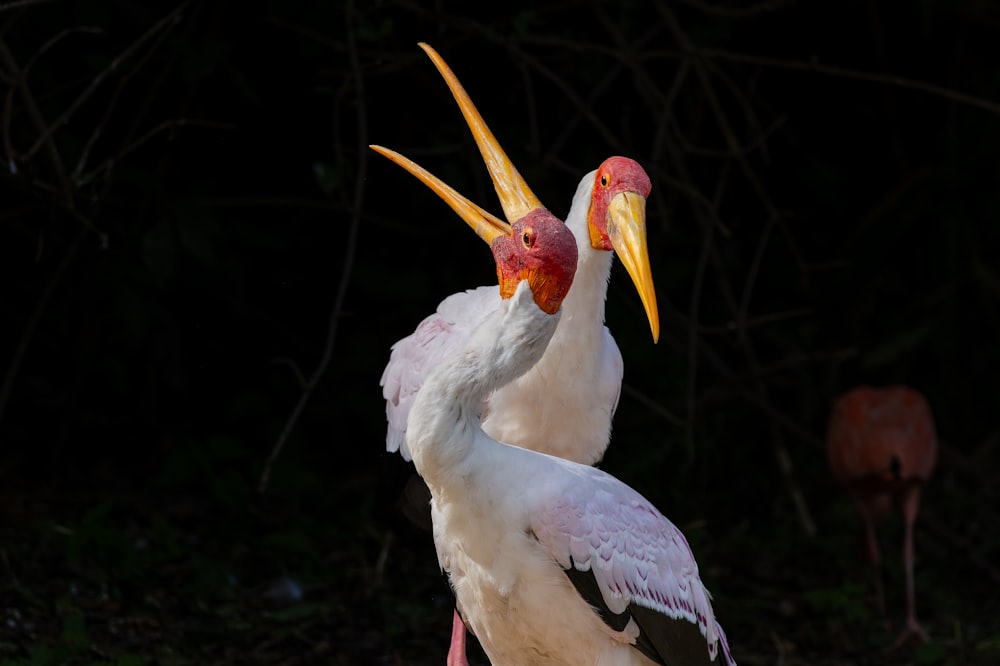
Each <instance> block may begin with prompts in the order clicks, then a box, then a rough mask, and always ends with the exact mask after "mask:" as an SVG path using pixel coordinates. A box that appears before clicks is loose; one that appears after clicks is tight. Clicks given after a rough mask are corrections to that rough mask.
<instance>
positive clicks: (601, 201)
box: [587, 156, 653, 252]
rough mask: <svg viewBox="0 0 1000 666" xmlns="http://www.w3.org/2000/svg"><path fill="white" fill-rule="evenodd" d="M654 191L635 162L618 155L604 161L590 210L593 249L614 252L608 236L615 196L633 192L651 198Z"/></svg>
mask: <svg viewBox="0 0 1000 666" xmlns="http://www.w3.org/2000/svg"><path fill="white" fill-rule="evenodd" d="M652 189H653V186H652V184H651V183H650V182H649V176H648V175H647V174H646V171H645V170H644V169H643V168H642V167H641V166H639V164H638V162H636V161H635V160H631V159H629V158H627V157H618V156H616V157H609V158H608V159H606V160H604V162H602V163H601V166H600V167H598V169H597V174H596V175H595V176H594V189H593V194H592V196H591V199H590V211H589V212H588V213H587V216H588V217H587V219H588V222H589V225H588V226H589V227H590V244H591V246H593V248H594V249H595V250H605V251H608V252H610V251H612V250H613V249H614V247H612V245H611V239H610V237H609V235H608V206H609V205H610V204H611V200H612V199H613V198H615V195H617V194H621V193H622V192H634V193H636V194H638V195H640V196H642V198H644V199H648V198H649V192H650V191H651V190H652Z"/></svg>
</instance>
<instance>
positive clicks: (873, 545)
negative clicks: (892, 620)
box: [856, 499, 885, 619]
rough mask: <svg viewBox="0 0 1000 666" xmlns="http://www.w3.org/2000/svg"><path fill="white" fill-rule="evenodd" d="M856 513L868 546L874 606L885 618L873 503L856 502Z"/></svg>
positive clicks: (880, 557)
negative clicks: (859, 516)
mask: <svg viewBox="0 0 1000 666" xmlns="http://www.w3.org/2000/svg"><path fill="white" fill-rule="evenodd" d="M856 503H857V507H858V513H859V514H860V515H861V522H862V524H863V526H864V530H865V540H866V542H867V545H868V563H869V565H870V566H871V568H872V574H873V578H874V580H875V605H876V607H877V608H878V613H879V616H880V617H882V618H883V619H884V618H885V592H883V590H882V556H881V553H880V552H879V547H878V536H877V535H876V534H875V511H876V507H875V503H874V501H872V502H864V501H862V500H860V499H857V500H856Z"/></svg>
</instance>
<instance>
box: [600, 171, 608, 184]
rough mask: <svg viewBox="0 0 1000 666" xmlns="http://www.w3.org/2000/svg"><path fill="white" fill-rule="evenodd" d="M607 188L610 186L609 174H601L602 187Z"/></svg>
mask: <svg viewBox="0 0 1000 666" xmlns="http://www.w3.org/2000/svg"><path fill="white" fill-rule="evenodd" d="M607 186H608V174H606V173H602V174H601V187H607Z"/></svg>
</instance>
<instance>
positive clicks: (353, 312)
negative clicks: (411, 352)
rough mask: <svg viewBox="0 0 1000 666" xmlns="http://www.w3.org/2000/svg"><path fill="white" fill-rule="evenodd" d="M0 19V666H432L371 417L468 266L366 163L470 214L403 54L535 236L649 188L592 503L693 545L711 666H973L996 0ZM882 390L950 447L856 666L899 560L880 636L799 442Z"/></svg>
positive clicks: (993, 199)
mask: <svg viewBox="0 0 1000 666" xmlns="http://www.w3.org/2000/svg"><path fill="white" fill-rule="evenodd" d="M0 26H2V28H0V90H2V92H3V97H2V100H3V104H2V106H0V150H2V155H3V159H2V168H0V266H2V267H3V269H4V275H5V277H4V279H3V281H2V284H3V292H2V295H0V341H2V346H0V352H2V354H0V529H2V536H0V572H2V577H0V614H2V615H3V617H2V618H0V620H2V625H0V663H2V664H33V665H39V666H40V665H43V664H118V665H120V666H126V665H128V666H131V665H135V664H178V665H179V664H207V663H212V664H225V663H230V662H233V663H242V664H247V663H250V664H305V663H310V664H311V663H333V664H348V663H351V664H354V663H359V664H360V663H364V664H383V663H384V664H396V663H406V664H438V663H443V661H444V656H445V650H446V647H447V637H448V628H449V623H450V618H451V615H450V603H451V600H450V598H449V596H448V593H447V590H446V588H445V584H444V581H443V580H442V578H441V577H440V575H439V573H438V570H437V564H436V562H435V560H434V552H433V547H432V545H431V541H430V536H429V534H428V533H426V532H424V531H422V530H421V529H419V528H417V527H414V526H413V525H412V524H411V523H409V522H408V521H407V520H406V519H405V518H404V517H403V516H402V515H401V514H400V512H399V510H398V509H397V507H396V505H395V500H396V497H397V496H398V494H399V493H400V491H401V490H402V488H403V485H404V483H405V480H406V478H407V476H408V474H409V472H410V468H409V467H408V466H407V465H406V464H404V463H403V462H402V461H401V460H399V459H398V458H397V457H396V456H391V455H388V454H386V453H384V451H383V438H384V413H383V408H384V404H383V402H382V400H381V398H380V391H379V386H378V380H379V376H380V374H381V371H382V368H383V366H384V363H385V361H386V360H387V358H388V349H389V346H390V345H391V344H392V342H393V341H395V340H396V339H398V338H400V337H402V336H403V335H405V334H407V333H409V332H410V331H411V330H412V329H413V327H414V326H415V325H416V324H417V322H418V321H419V320H420V319H421V318H422V317H423V316H425V315H426V314H428V313H430V312H431V311H432V310H433V308H434V307H435V306H436V304H437V303H438V301H440V300H441V299H442V298H443V297H444V296H445V295H447V294H450V293H452V292H455V291H458V290H460V289H466V288H469V287H473V286H478V285H482V284H489V283H491V282H493V281H494V274H493V267H492V264H491V261H490V256H489V253H488V250H487V249H486V247H485V246H484V245H483V244H482V243H481V241H479V240H478V239H476V238H475V236H474V235H473V234H471V233H469V231H468V230H467V229H466V228H465V226H464V225H463V224H462V223H460V222H459V221H458V220H457V219H456V218H455V217H454V216H453V215H452V213H451V212H450V211H449V210H448V209H447V208H446V206H444V205H443V204H441V203H440V202H439V201H438V200H437V198H436V197H435V196H434V195H433V194H431V193H430V192H429V191H427V190H426V189H425V188H424V187H423V186H422V185H421V184H420V183H418V182H417V181H416V180H414V179H413V178H412V177H410V176H409V175H407V174H405V173H403V172H402V171H401V170H400V169H399V168H398V167H396V166H394V165H392V164H390V163H389V162H388V161H386V160H384V159H382V158H381V157H379V156H378V155H375V154H374V153H372V152H370V151H369V150H368V149H367V144H369V143H379V144H382V145H385V146H388V147H391V148H394V149H396V150H399V151H400V152H402V153H404V154H406V155H407V156H409V157H411V158H413V159H415V160H417V161H418V162H420V163H421V164H423V165H424V166H425V167H427V168H428V169H430V170H431V171H433V172H434V173H436V174H438V175H439V176H441V177H442V178H443V179H444V180H446V181H447V182H449V183H450V184H452V185H453V186H454V187H456V188H457V189H458V190H459V191H461V192H463V193H466V194H467V195H469V196H470V197H471V198H472V199H474V200H475V201H477V202H480V203H481V204H482V205H484V206H485V207H487V208H489V209H491V210H495V211H497V212H498V211H499V207H498V206H497V205H496V203H495V202H496V199H495V194H494V193H493V191H492V187H491V186H490V183H489V180H488V177H487V175H486V171H485V169H484V168H482V166H481V164H480V161H479V157H478V152H477V151H476V149H475V146H474V144H473V143H472V141H471V139H470V136H469V132H468V130H467V129H466V127H465V125H464V123H463V121H462V119H461V116H460V114H459V113H458V111H457V109H456V108H455V105H454V103H453V101H452V99H451V95H450V93H449V92H448V90H447V88H446V86H445V85H444V83H443V81H442V80H441V79H440V77H439V76H438V74H437V72H436V71H435V70H434V67H433V66H432V65H431V63H430V62H429V60H428V59H427V58H426V56H425V55H424V54H423V52H421V51H420V49H419V48H417V45H416V44H417V42H418V41H426V42H429V43H430V44H432V45H433V46H434V47H435V48H436V49H437V50H438V51H439V52H440V53H441V54H442V56H443V57H444V58H445V59H446V60H447V61H448V62H449V63H450V64H451V66H452V68H453V69H454V70H455V72H456V74H457V75H458V76H459V78H460V79H461V80H462V81H463V83H464V84H465V86H466V88H467V89H468V91H469V93H470V95H471V96H472V98H473V100H474V101H475V102H476V104H477V106H478V107H479V109H480V111H481V112H482V113H483V114H484V116H485V118H486V120H487V121H488V122H489V123H490V125H491V127H492V129H493V131H494V133H495V134H496V135H497V137H498V138H499V140H500V141H501V142H502V143H503V144H504V145H505V147H506V148H507V149H508V152H509V153H510V155H511V157H512V159H513V160H514V162H515V163H516V164H517V165H518V167H519V169H520V170H521V172H522V174H523V175H524V176H525V177H526V179H527V180H528V182H529V183H530V184H531V185H532V187H533V188H534V189H535V192H536V193H537V194H538V195H539V197H540V198H541V199H542V201H544V202H546V203H547V205H548V206H549V207H550V208H551V209H552V210H553V212H555V213H556V214H559V215H564V214H565V213H566V212H567V209H568V206H569V203H570V198H571V195H572V192H573V190H574V188H575V186H576V184H577V182H578V181H579V179H580V178H581V177H582V176H583V174H584V173H586V172H587V171H590V170H591V169H593V168H596V166H597V164H598V163H599V162H600V161H601V160H602V159H604V158H605V157H607V156H609V155H612V154H623V155H627V156H630V157H633V158H635V159H637V160H638V161H639V162H640V163H641V164H643V166H645V168H646V169H647V170H648V172H649V173H650V176H651V178H652V181H653V193H652V195H651V198H650V201H649V228H650V232H649V233H650V254H651V257H652V261H653V270H654V278H655V280H656V285H657V291H658V295H659V304H660V312H661V317H662V320H663V335H662V339H661V342H660V344H659V345H656V346H654V345H653V344H652V343H651V341H650V339H649V331H648V327H647V324H646V322H645V320H644V317H643V314H642V310H641V306H640V305H639V301H638V298H637V296H636V294H635V290H634V288H633V287H632V286H631V285H630V284H629V281H628V279H627V276H626V275H625V273H624V271H622V270H620V267H616V269H615V272H614V274H613V276H612V284H611V287H610V289H609V295H608V307H607V309H608V314H607V319H608V323H609V325H610V327H611V328H612V330H613V332H614V334H615V336H616V338H617V340H618V342H619V344H620V346H621V347H622V350H623V354H624V357H625V363H626V386H625V390H624V394H623V399H622V402H621V405H620V407H619V411H618V414H617V416H616V421H615V428H614V438H613V446H612V447H611V448H610V450H609V453H608V456H607V458H606V459H605V461H604V464H603V466H604V468H605V469H607V470H608V471H610V472H612V473H614V474H615V475H617V476H619V477H620V478H622V479H624V480H625V481H627V482H628V483H630V484H632V485H633V486H634V487H636V488H637V489H639V490H640V491H641V492H642V493H643V494H645V495H646V496H647V497H649V498H650V499H651V500H653V501H654V502H656V503H657V504H658V505H659V506H660V507H661V508H662V509H663V510H664V512H665V513H666V514H667V515H668V516H671V517H672V519H674V521H675V522H676V523H677V524H678V525H679V526H681V527H682V529H684V530H685V532H686V534H687V535H688V537H689V539H690V541H691V544H692V548H693V549H694V550H695V553H696V554H697V556H698V558H699V561H700V562H701V563H702V567H703V572H702V573H703V577H704V578H705V579H706V581H707V583H708V585H709V587H710V589H712V590H713V592H714V594H715V596H716V605H717V608H718V612H719V615H720V618H721V620H722V622H723V624H724V626H725V627H726V629H727V632H728V634H729V637H730V642H731V644H732V647H733V651H734V654H735V656H736V657H737V659H738V660H739V662H740V663H741V664H765V663H767V664H771V663H779V664H780V663H785V664H847V663H853V664H868V663H913V662H918V663H940V664H993V663H997V662H998V661H1000V566H998V564H997V563H998V562H1000V556H998V554H1000V540H998V538H997V536H996V535H997V534H998V533H1000V529H998V528H1000V515H998V504H997V487H998V481H1000V471H998V470H1000V467H998V465H997V463H998V460H1000V451H998V442H1000V426H998V424H997V405H998V404H1000V344H998V341H1000V264H998V262H997V259H996V255H997V253H998V251H1000V223H998V219H1000V187H998V185H997V183H998V182H1000V159H998V155H1000V77H998V74H997V72H998V71H1000V52H998V51H997V48H996V44H997V40H998V38H1000V34H998V33H1000V12H998V11H997V9H996V7H995V6H994V4H993V3H989V2H982V1H979V0H960V1H957V2H946V1H943V0H924V1H922V2H916V3H878V2H875V0H864V1H858V0H849V1H847V2H839V3H806V2H800V3H795V2H791V1H785V0H777V1H774V2H766V1H765V2H761V3H758V4H748V3H737V2H730V1H727V0H723V1H722V2H714V1H712V2H704V1H703V0H676V1H675V2H672V3H666V2H652V3H640V2H634V1H621V0H619V1H618V2H602V1H601V0H594V1H592V2H577V1H573V0H570V1H568V2H553V3H548V4H545V3H542V4H538V5H536V6H535V7H534V8H532V9H518V8H516V7H509V6H507V5H497V4H496V3H493V4H486V3H484V4H478V5H475V4H474V3H464V4H463V3H450V4H447V5H446V3H441V2H438V3H426V4H425V5H421V3H415V2H409V1H407V0H385V1H383V2H376V3H355V2H353V1H348V2H346V3H345V2H326V3H319V2H311V3H306V2H297V1H295V0H292V1H290V2H277V1H276V0H252V1H250V2H243V3H236V2H222V1H210V0H205V1H201V2H199V1H197V0H185V1H183V2H180V3H149V2H145V3H135V2H126V1H124V0H80V1H79V2H73V3H69V2H65V1H60V0H48V1H45V0H38V1H32V0H22V1H20V2H4V3H0ZM888 382H906V383H909V384H911V385H913V386H915V387H917V388H919V389H920V390H922V391H923V392H924V393H925V394H926V395H927V397H928V399H929V401H930V403H931V405H932V407H933V408H934V410H935V415H936V418H937V423H938V428H939V430H940V433H941V437H942V449H943V450H942V456H941V463H940V466H939V468H938V470H937V473H936V475H935V477H934V478H933V479H932V482H931V483H930V484H929V486H928V487H927V489H926V493H925V496H924V502H923V507H922V514H921V517H920V519H919V522H918V530H919V531H918V538H917V557H918V562H917V586H918V604H919V608H920V612H921V615H922V619H923V620H924V622H925V626H926V628H927V629H928V631H929V633H930V635H931V636H932V639H933V641H932V642H931V643H930V644H929V645H925V646H921V647H918V648H907V649H905V650H903V651H898V652H895V653H889V654H885V653H883V652H882V646H884V645H885V644H887V643H888V642H889V641H890V640H891V637H892V636H893V635H894V633H895V629H897V628H898V625H899V622H900V621H901V618H902V612H903V593H902V589H903V588H902V572H901V567H900V564H899V562H898V558H897V557H895V554H896V553H897V552H898V544H899V523H898V520H896V521H895V522H892V523H890V525H889V526H888V527H889V529H888V530H886V531H885V532H884V533H883V537H884V544H885V553H886V555H885V560H886V561H885V568H886V589H887V591H888V593H889V594H888V605H889V612H890V617H889V620H890V622H891V626H890V627H886V626H883V624H882V622H881V621H880V620H879V618H877V617H875V616H874V612H873V610H872V607H871V605H870V585H869V579H868V577H867V573H866V571H865V569H864V567H863V563H862V560H861V552H862V550H861V548H860V545H859V544H860V542H859V541H858V535H857V529H858V526H857V521H856V520H855V518H854V516H853V515H852V512H851V506H850V504H849V503H848V501H847V498H846V497H845V496H844V495H843V493H841V492H840V491H839V489H837V488H835V487H834V486H833V485H832V483H831V481H830V478H829V472H828V470H827V468H826V461H825V456H824V453H823V449H822V433H823V429H824V426H825V419H826V416H827V410H828V407H829V405H830V403H831V401H832V399H833V397H834V396H835V395H836V394H837V393H838V392H840V391H842V390H844V389H845V388H847V387H850V386H853V385H855V384H858V383H874V384H881V383H888ZM279 443H282V445H283V446H282V448H281V449H280V450H277V449H276V445H278V444H279ZM272 453H274V454H275V455H274V456H273V465H272V466H271V467H270V478H269V479H268V480H267V483H266V489H265V490H264V491H263V492H261V491H260V490H259V489H258V486H259V484H260V481H261V477H262V475H263V474H264V473H265V470H266V469H267V465H268V461H269V459H271V456H272ZM477 658H481V655H477Z"/></svg>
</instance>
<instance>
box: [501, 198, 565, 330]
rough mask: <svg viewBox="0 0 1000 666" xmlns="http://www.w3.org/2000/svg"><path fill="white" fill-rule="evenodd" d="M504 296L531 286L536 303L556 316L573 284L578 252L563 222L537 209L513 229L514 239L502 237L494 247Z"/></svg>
mask: <svg viewBox="0 0 1000 666" xmlns="http://www.w3.org/2000/svg"><path fill="white" fill-rule="evenodd" d="M492 250H493V258H494V259H495V260H496V264H497V280H498V281H499V283H500V295H501V296H502V297H503V298H510V297H511V296H513V294H514V290H515V289H516V288H517V285H518V283H519V282H520V281H521V280H528V281H529V282H530V283H531V291H532V293H533V294H534V296H535V303H536V304H537V305H538V307H539V308H541V309H542V310H543V311H544V312H547V313H548V314H554V313H555V312H556V311H558V310H559V307H560V305H562V301H563V298H565V297H566V293H567V292H569V288H570V286H571V285H572V284H573V276H574V275H575V274H576V260H577V248H576V240H575V239H574V238H573V233H572V232H571V231H570V230H569V229H568V228H567V227H566V225H565V224H563V222H562V220H560V219H559V218H557V217H556V216H555V215H553V214H552V213H550V212H549V211H547V210H545V209H544V208H536V209H534V210H532V211H531V212H530V213H528V214H527V215H525V216H524V217H522V218H521V219H520V220H518V221H517V222H515V223H514V224H513V225H512V233H511V235H510V236H506V235H504V236H498V237H497V238H496V240H494V241H493V245H492Z"/></svg>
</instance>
